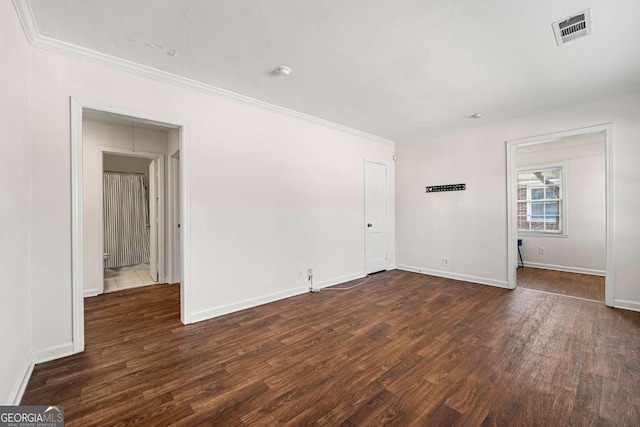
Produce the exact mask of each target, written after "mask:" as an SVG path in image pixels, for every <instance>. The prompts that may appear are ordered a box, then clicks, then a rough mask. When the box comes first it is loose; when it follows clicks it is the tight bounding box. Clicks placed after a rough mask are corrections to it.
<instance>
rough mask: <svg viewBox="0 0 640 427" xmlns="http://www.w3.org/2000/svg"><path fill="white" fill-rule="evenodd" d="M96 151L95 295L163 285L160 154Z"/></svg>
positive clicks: (162, 195)
mask: <svg viewBox="0 0 640 427" xmlns="http://www.w3.org/2000/svg"><path fill="white" fill-rule="evenodd" d="M156 134H158V132H156ZM160 135H161V134H160ZM159 148H161V147H159ZM100 151H101V152H102V168H101V170H100V171H101V173H102V180H103V185H102V192H101V193H100V194H99V196H98V201H99V202H102V203H101V206H100V208H99V209H98V214H99V215H101V221H100V225H101V230H102V234H101V239H100V240H101V242H102V244H101V245H99V247H98V249H99V253H98V258H99V259H100V258H101V257H102V261H103V263H104V268H103V269H101V270H98V271H99V272H102V273H103V277H102V280H101V282H102V283H103V287H102V288H101V289H99V291H98V293H99V294H102V293H105V292H115V291H119V290H123V289H130V288H135V287H140V286H147V285H151V284H156V283H161V282H164V281H165V280H163V278H164V277H165V274H164V270H165V268H164V264H165V263H164V260H165V245H164V234H165V233H164V229H165V226H164V222H165V221H164V217H165V215H164V212H165V203H164V200H165V198H164V191H163V188H164V168H163V167H162V166H163V164H164V155H163V154H161V153H148V152H131V153H129V152H126V153H123V152H122V151H121V150H115V149H113V148H107V147H101V148H100ZM98 280H99V281H100V278H99V279H98Z"/></svg>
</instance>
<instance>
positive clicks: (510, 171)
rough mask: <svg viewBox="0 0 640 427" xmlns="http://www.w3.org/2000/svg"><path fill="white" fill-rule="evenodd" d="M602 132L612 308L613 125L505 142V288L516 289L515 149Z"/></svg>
mask: <svg viewBox="0 0 640 427" xmlns="http://www.w3.org/2000/svg"><path fill="white" fill-rule="evenodd" d="M595 132H604V133H605V177H606V178H605V179H606V230H607V232H606V250H607V267H606V275H605V291H604V295H605V298H604V299H605V304H606V305H607V306H610V307H612V306H614V294H615V283H614V272H615V253H614V248H615V244H614V239H615V224H614V216H613V206H614V191H613V190H614V182H613V180H614V174H613V165H614V162H613V125H612V124H611V123H605V124H601V125H596V126H589V127H585V128H579V129H573V130H569V131H564V132H557V133H552V134H546V135H537V136H532V137H529V138H521V139H515V140H511V141H507V142H506V152H507V278H508V281H509V288H511V289H513V288H515V286H516V254H517V244H518V240H517V236H518V232H517V225H518V222H517V220H516V213H517V211H516V209H515V200H516V199H517V197H516V191H517V190H516V185H515V183H514V179H515V173H516V169H517V168H516V148H517V147H524V146H528V145H536V144H542V143H545V142H550V140H556V139H560V138H566V137H569V136H576V135H584V134H587V133H595Z"/></svg>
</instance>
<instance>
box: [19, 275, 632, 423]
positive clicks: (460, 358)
mask: <svg viewBox="0 0 640 427" xmlns="http://www.w3.org/2000/svg"><path fill="white" fill-rule="evenodd" d="M178 294H179V290H178V287H177V286H175V285H154V286H151V287H146V288H139V289H132V290H125V291H122V292H117V293H112V294H107V295H102V296H99V297H95V298H90V299H87V300H86V323H87V324H86V343H87V350H86V351H85V352H84V353H82V354H79V355H75V356H71V357H68V358H65V359H61V360H56V361H52V362H48V363H43V364H40V365H38V366H36V368H35V371H34V373H33V376H32V378H31V381H30V382H29V385H28V388H27V391H26V393H25V396H24V399H23V401H22V403H23V404H46V405H50V404H60V405H64V407H65V414H66V418H67V426H107V425H144V426H154V425H170V424H175V425H182V426H197V425H216V426H236V425H238V426H241V425H269V426H273V425H283V424H286V425H316V424H318V425H327V426H335V425H355V426H378V425H399V426H425V425H434V426H446V425H460V426H505V425H532V426H569V425H572V426H587V425H594V426H638V425H640V313H634V312H629V311H624V310H616V309H611V308H607V307H606V306H604V304H599V303H595V302H590V301H584V300H579V299H574V298H566V297H563V296H559V295H553V294H548V293H541V292H535V291H531V290H528V289H524V288H518V289H516V290H514V291H509V290H505V289H500V288H495V287H489V286H482V285H474V284H468V283H464V282H457V281H454V280H448V279H442V278H436V277H430V276H425V275H419V274H415V273H408V272H401V271H392V272H387V273H381V274H377V275H374V276H372V278H371V280H370V281H368V282H367V283H366V284H365V285H363V286H360V287H357V288H354V289H352V290H348V291H340V292H320V293H316V294H305V295H301V296H297V297H294V298H289V299H287V300H283V301H279V302H276V303H272V304H268V305H264V306H260V307H256V308H254V309H250V310H245V311H242V312H238V313H234V314H231V315H227V316H223V317H219V318H216V319H212V320H209V321H205V322H200V323H197V324H194V325H188V326H182V325H181V324H180V320H179V309H178V299H179V295H178Z"/></svg>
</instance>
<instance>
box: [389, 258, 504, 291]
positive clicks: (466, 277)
mask: <svg viewBox="0 0 640 427" xmlns="http://www.w3.org/2000/svg"><path fill="white" fill-rule="evenodd" d="M397 269H398V270H404V271H412V272H414V273H420V274H427V275H429V276H437V277H444V278H447V279H454V280H461V281H463V282H471V283H477V284H480V285H489V286H497V287H499V288H506V289H509V284H508V282H507V281H506V280H495V279H488V278H486V277H477V276H469V275H466V274H459V273H451V272H448V271H441V270H431V269H428V268H423V267H414V266H411V265H403V264H398V265H397Z"/></svg>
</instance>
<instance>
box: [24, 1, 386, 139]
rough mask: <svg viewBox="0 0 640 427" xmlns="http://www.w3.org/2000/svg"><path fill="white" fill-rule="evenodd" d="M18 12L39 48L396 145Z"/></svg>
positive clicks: (27, 6)
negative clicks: (77, 38) (42, 26)
mask: <svg viewBox="0 0 640 427" xmlns="http://www.w3.org/2000/svg"><path fill="white" fill-rule="evenodd" d="M13 4H14V6H15V9H16V12H17V14H18V18H19V20H20V23H21V24H22V28H23V29H24V32H25V35H26V37H27V40H28V41H29V43H30V44H31V45H32V46H34V47H37V48H40V49H45V50H49V51H52V52H56V53H59V54H63V55H67V56H71V57H73V58H77V59H82V60H85V61H88V62H92V63H95V64H99V65H103V66H107V67H110V68H114V69H116V70H120V71H125V72H129V73H131V74H135V75H138V76H142V77H146V78H150V79H153V80H157V81H160V82H163V83H168V84H172V85H174V86H178V87H182V88H185V89H190V90H195V91H197V92H201V93H204V94H208V95H217V96H223V97H226V98H230V99H233V100H235V101H238V102H241V103H244V104H248V105H252V106H254V107H258V108H261V109H265V110H268V111H272V112H276V113H279V114H284V115H287V116H290V117H294V118H297V119H302V120H305V121H308V122H311V123H315V124H317V125H320V126H324V127H327V128H330V129H335V130H339V131H342V132H346V133H349V134H352V135H355V136H359V137H362V138H367V139H369V140H372V141H376V142H379V143H382V144H385V145H390V146H394V145H395V142H394V141H391V140H389V139H386V138H382V137H379V136H376V135H373V134H370V133H367V132H363V131H360V130H357V129H354V128H351V127H348V126H344V125H340V124H338V123H334V122H330V121H328V120H324V119H320V118H318V117H314V116H310V115H308V114H304V113H300V112H298V111H294V110H290V109H288V108H284V107H279V106H277V105H274V104H270V103H268V102H264V101H260V100H258V99H255V98H251V97H248V96H244V95H240V94H237V93H234V92H231V91H228V90H225V89H221V88H218V87H215V86H212V85H209V84H206V83H202V82H199V81H196V80H192V79H189V78H186V77H182V76H179V75H176V74H172V73H168V72H166V71H162V70H159V69H156V68H153V67H149V66H146V65H142V64H138V63H135V62H132V61H127V60H125V59H121V58H116V57H114V56H111V55H107V54H104V53H101V52H97V51H95V50H91V49H87V48H84V47H81V46H76V45H74V44H71V43H66V42H63V41H59V40H55V39H52V38H49V37H46V36H43V35H41V34H40V31H39V30H38V26H37V22H36V19H35V17H34V14H33V10H32V8H31V4H30V2H29V0H13Z"/></svg>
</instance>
